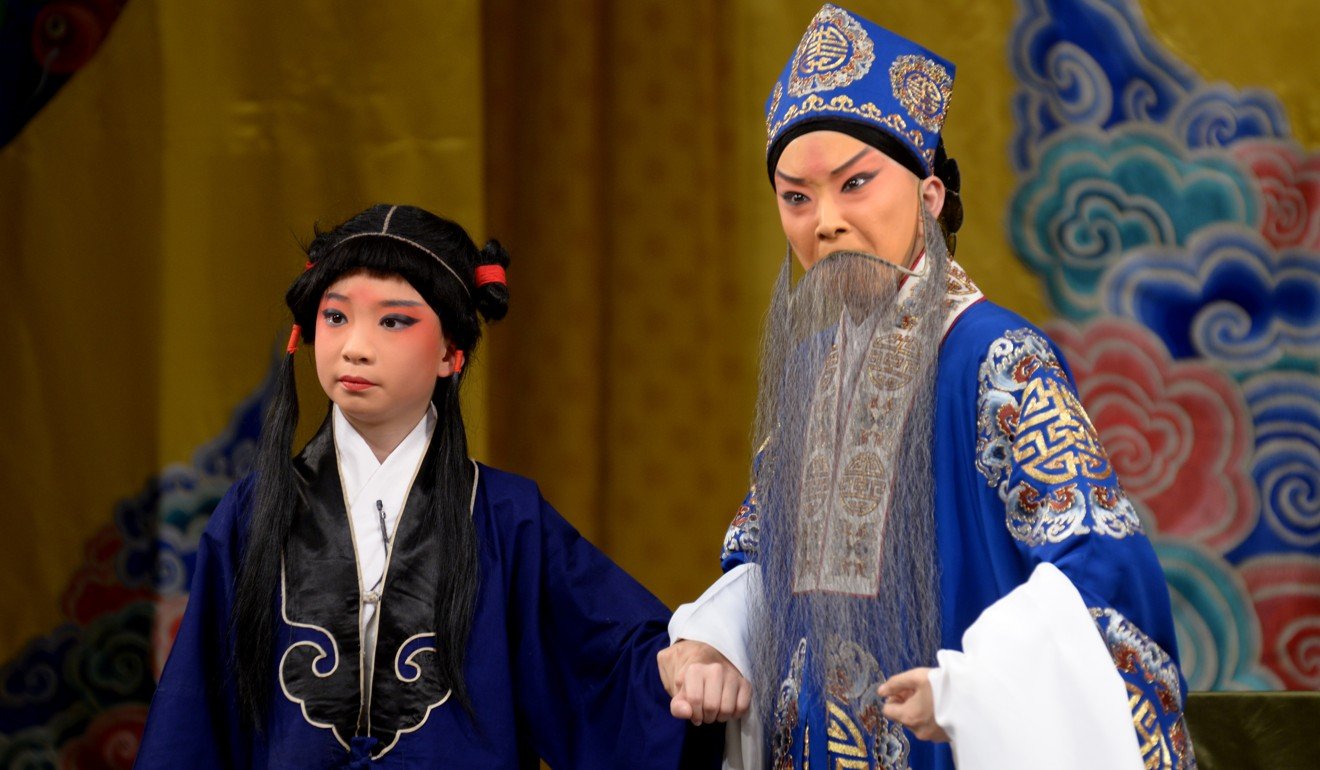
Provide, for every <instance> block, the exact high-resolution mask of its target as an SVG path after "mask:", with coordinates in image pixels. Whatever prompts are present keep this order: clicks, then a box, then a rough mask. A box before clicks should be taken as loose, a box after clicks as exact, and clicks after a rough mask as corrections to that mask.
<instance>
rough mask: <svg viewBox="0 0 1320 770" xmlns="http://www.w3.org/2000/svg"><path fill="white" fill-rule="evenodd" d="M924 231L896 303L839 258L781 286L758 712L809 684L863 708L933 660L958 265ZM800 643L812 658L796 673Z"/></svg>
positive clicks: (878, 279)
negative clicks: (950, 325)
mask: <svg viewBox="0 0 1320 770" xmlns="http://www.w3.org/2000/svg"><path fill="white" fill-rule="evenodd" d="M923 211H924V209H923ZM924 224H925V229H924V232H925V234H926V259H925V260H924V262H923V266H922V268H921V271H920V272H921V273H922V277H921V280H920V282H919V284H918V285H917V286H916V287H915V291H913V292H912V293H911V294H910V295H909V296H908V297H907V298H906V299H905V301H903V302H902V303H901V305H900V303H898V302H896V301H895V297H896V295H897V289H898V285H899V279H900V278H901V277H902V276H901V275H900V274H899V273H898V271H897V270H896V269H895V268H893V266H892V265H890V264H889V263H886V262H884V261H882V260H880V259H878V258H876V257H873V256H868V255H862V254H856V253H839V254H833V255H830V256H829V257H827V258H826V259H824V260H822V261H821V262H820V263H818V264H816V265H815V266H813V267H812V269H811V270H809V271H808V272H807V273H806V275H805V276H804V277H803V278H802V279H801V281H799V282H798V284H797V285H796V286H790V272H789V271H790V263H789V261H788V257H786V258H785V264H784V267H783V269H782V270H781V272H780V276H779V280H778V281H777V283H776V286H775V293H774V297H773V299H772V302H771V307H770V312H769V315H768V317H767V319H766V328H765V334H764V338H763V341H762V354H761V355H762V366H761V375H760V396H759V399H758V404H757V421H756V436H755V444H754V446H757V447H760V448H762V449H761V450H760V453H759V455H758V457H757V459H756V461H755V462H754V468H755V470H754V474H753V475H754V485H755V486H754V488H755V491H756V497H757V503H758V511H759V513H760V532H759V549H758V552H757V558H756V560H757V562H758V563H759V564H760V565H761V572H762V581H761V586H762V590H761V592H760V593H759V595H757V596H756V597H755V598H754V601H753V606H752V619H753V626H752V627H753V629H754V633H753V634H752V637H753V643H752V656H753V680H754V681H753V685H754V690H755V693H756V697H758V698H759V699H760V702H759V708H760V713H762V714H763V715H767V716H768V715H776V714H777V711H780V710H782V706H783V705H787V704H783V703H780V704H779V705H780V706H781V708H780V709H777V708H776V705H777V701H784V700H785V699H795V698H796V695H797V692H798V690H799V689H800V688H802V687H810V688H813V689H815V691H816V692H821V693H823V692H825V691H826V690H827V689H828V690H829V691H830V692H831V694H832V696H833V697H839V698H843V699H845V700H848V701H852V702H854V705H856V706H858V707H861V706H863V705H865V704H864V702H865V701H868V700H869V701H870V702H874V701H875V700H876V698H877V696H875V694H874V692H875V688H876V687H877V686H878V685H879V684H880V682H881V681H883V680H884V679H885V678H886V677H887V676H889V675H892V674H894V673H898V672H900V671H904V670H907V669H908V668H911V667H913V666H919V665H933V664H934V662H935V653H936V651H937V650H938V649H939V645H940V587H939V569H938V564H937V561H936V550H935V521H934V483H933V481H934V476H933V468H932V465H931V445H932V424H933V418H934V406H935V387H934V386H935V373H936V361H937V357H938V352H939V343H940V339H941V336H942V333H943V322H944V313H945V307H944V298H945V285H946V276H947V271H948V265H949V258H948V252H947V249H946V248H945V246H944V242H943V239H942V237H941V236H940V230H939V227H938V225H937V224H936V223H935V221H934V219H933V218H931V217H930V216H929V215H927V216H926V217H925V222H924ZM884 436H888V437H889V441H888V442H886V441H885V440H884V438H883V437H884ZM877 447H888V451H885V452H878V451H876V449H877ZM804 639H805V640H806V648H807V650H809V654H808V655H806V656H805V659H806V660H807V661H809V663H808V664H807V665H806V666H805V668H804V669H803V670H801V671H792V670H791V669H792V668H793V667H794V661H797V662H798V665H800V664H801V661H802V660H803V659H804V657H803V655H802V654H801V653H800V652H799V647H800V645H801V642H802V640H804ZM795 653H797V654H796V655H795ZM781 691H782V692H781ZM774 721H775V720H774V719H767V720H766V723H767V726H770V727H771V728H772V729H773V725H774ZM877 740H879V739H877Z"/></svg>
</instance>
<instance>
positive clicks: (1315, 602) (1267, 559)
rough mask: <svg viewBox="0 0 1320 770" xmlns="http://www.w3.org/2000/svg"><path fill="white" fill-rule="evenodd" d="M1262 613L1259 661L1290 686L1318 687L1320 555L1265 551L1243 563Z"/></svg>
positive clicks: (1243, 573) (1299, 688)
mask: <svg viewBox="0 0 1320 770" xmlns="http://www.w3.org/2000/svg"><path fill="white" fill-rule="evenodd" d="M1238 570H1239V571H1240V572H1241V573H1242V579H1243V581H1244V582H1245V583H1246V585H1247V591H1248V592H1249V594H1250V596H1251V600H1252V602H1254V603H1255V608H1256V615H1257V616H1258V617H1259V618H1260V628H1261V633H1262V637H1263V638H1262V643H1263V645H1262V646H1263V650H1262V653H1261V662H1262V663H1264V664H1265V666H1266V667H1267V668H1269V669H1270V670H1271V671H1273V672H1274V674H1275V675H1276V676H1278V677H1279V678H1280V679H1282V680H1283V683H1284V686H1286V687H1288V688H1289V689H1292V690H1320V592H1317V591H1316V589H1315V587H1316V586H1317V585H1320V558H1318V557H1316V556H1310V555H1306V554H1288V555H1277V556H1274V555H1271V556H1261V557H1257V558H1255V559H1250V560H1248V561H1245V562H1243V563H1242V564H1241V565H1239V567H1238Z"/></svg>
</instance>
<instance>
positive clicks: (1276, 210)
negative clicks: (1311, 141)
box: [1232, 139, 1320, 252]
mask: <svg viewBox="0 0 1320 770" xmlns="http://www.w3.org/2000/svg"><path fill="white" fill-rule="evenodd" d="M1232 153H1233V157H1234V158H1236V159H1237V161H1238V162H1239V163H1241V164H1242V166H1243V167H1244V168H1247V169H1250V171H1251V173H1252V176H1253V177H1254V178H1255V183H1256V187H1257V188H1258V189H1259V191H1260V196H1261V208H1262V210H1263V212H1262V216H1261V222H1260V232H1261V235H1262V236H1264V237H1265V240H1266V241H1267V242H1268V243H1269V244H1270V245H1271V246H1273V247H1275V248H1278V249H1283V248H1299V249H1306V250H1308V251H1312V252H1320V153H1307V152H1306V151H1304V150H1303V149H1302V148H1301V147H1300V146H1299V145H1298V144H1297V143H1296V142H1292V141H1282V140H1269V139H1258V140H1250V141H1242V142H1238V143H1236V144H1234V145H1233V147H1232Z"/></svg>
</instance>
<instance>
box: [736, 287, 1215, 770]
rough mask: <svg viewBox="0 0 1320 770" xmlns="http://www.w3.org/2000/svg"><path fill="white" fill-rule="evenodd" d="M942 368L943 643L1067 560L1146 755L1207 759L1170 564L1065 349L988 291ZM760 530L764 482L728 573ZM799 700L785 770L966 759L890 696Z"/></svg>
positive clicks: (945, 352) (783, 731) (785, 741)
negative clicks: (1079, 389)
mask: <svg viewBox="0 0 1320 770" xmlns="http://www.w3.org/2000/svg"><path fill="white" fill-rule="evenodd" d="M936 376H937V380H936V416H935V424H934V446H933V453H932V460H933V464H934V467H933V469H932V470H933V472H934V474H935V484H934V488H935V501H934V502H935V523H936V547H937V549H938V558H939V563H940V568H941V573H940V595H941V602H942V606H941V619H940V620H941V628H942V644H941V646H942V647H944V648H945V649H951V650H961V649H962V636H963V632H964V631H966V630H967V628H968V627H969V626H970V625H971V624H972V623H973V622H974V621H975V620H976V619H977V618H978V617H979V616H980V615H981V613H982V611H983V610H985V609H986V608H987V607H989V606H990V605H991V604H993V603H994V602H995V601H997V600H998V599H1000V598H1001V597H1003V596H1005V595H1006V594H1008V593H1009V592H1010V591H1012V590H1013V589H1014V588H1016V587H1017V586H1019V585H1021V584H1023V583H1025V582H1026V580H1027V578H1028V577H1029V576H1030V574H1031V572H1032V570H1033V569H1034V568H1035V566H1036V565H1037V564H1039V563H1041V562H1049V563H1052V564H1054V565H1055V566H1056V567H1058V568H1059V570H1060V571H1062V572H1063V574H1064V575H1066V576H1067V577H1068V578H1069V580H1071V582H1072V583H1073V584H1074V585H1075V586H1076V588H1077V590H1078V592H1079V593H1080V594H1081V596H1082V599H1083V601H1084V602H1085V604H1086V605H1087V608H1088V609H1089V610H1090V612H1091V616H1092V618H1093V619H1094V620H1095V623H1096V628H1097V631H1098V633H1100V634H1101V636H1102V638H1103V639H1104V640H1105V642H1106V645H1107V646H1108V648H1109V651H1110V654H1111V656H1112V658H1113V660H1114V664H1115V666H1116V668H1117V670H1118V672H1119V674H1120V676H1121V677H1122V679H1123V680H1124V684H1125V685H1126V687H1127V690H1128V695H1129V705H1130V706H1131V708H1132V712H1133V729H1134V731H1135V732H1136V735H1137V739H1138V745H1139V747H1140V749H1141V753H1142V756H1143V758H1144V759H1145V760H1146V766H1147V767H1159V768H1180V767H1186V766H1194V762H1195V760H1194V758H1193V756H1192V752H1191V746H1190V741H1189V738H1188V737H1187V731H1186V726H1185V724H1184V722H1183V713H1182V712H1183V702H1184V696H1185V693H1186V682H1185V680H1184V679H1183V677H1182V673H1181V671H1180V670H1179V668H1178V652H1177V643H1176V640H1175V638H1174V627H1173V618H1172V614H1171V610H1170V605H1169V592H1168V588H1167V587H1166V584H1165V581H1164V574H1163V572H1162V571H1161V569H1160V565H1159V562H1158V560H1157V559H1156V556H1155V551H1154V549H1153V548H1152V547H1151V544H1150V541H1149V540H1148V539H1147V538H1146V536H1145V535H1144V534H1143V533H1142V530H1141V523H1140V521H1139V520H1138V518H1137V514H1136V512H1135V510H1134V509H1133V507H1132V505H1131V504H1130V503H1129V501H1128V500H1127V498H1126V496H1125V495H1124V493H1123V490H1122V488H1121V487H1120V485H1119V482H1118V479H1117V477H1116V476H1115V474H1114V470H1113V468H1112V466H1111V465H1110V463H1109V460H1108V457H1107V456H1106V455H1105V452H1104V450H1103V448H1102V447H1101V446H1100V443H1099V439H1098V437H1097V435H1096V432H1095V430H1094V428H1093V427H1092V426H1091V423H1090V420H1089V419H1088V418H1087V417H1086V414H1085V411H1084V410H1083V409H1082V407H1081V405H1080V403H1079V401H1078V399H1077V394H1076V388H1075V386H1074V383H1073V380H1072V375H1071V372H1070V371H1069V370H1068V368H1067V364H1066V362H1065V361H1064V359H1063V356H1062V355H1061V353H1060V352H1059V350H1058V349H1057V348H1056V347H1055V346H1054V345H1053V344H1052V343H1051V342H1049V340H1048V339H1047V338H1046V337H1045V335H1044V334H1043V333H1041V332H1040V331H1039V330H1037V329H1036V328H1035V327H1033V326H1032V325H1031V324H1030V323H1028V322H1027V321H1026V320H1024V319H1022V318H1021V317H1019V316H1018V315H1016V314H1014V313H1012V312H1010V311H1007V310H1005V309H1003V308H1001V307H998V306H997V305H994V304H993V303H990V302H988V301H985V300H982V301H979V302H977V303H976V304H973V305H971V306H970V307H969V308H967V309H966V310H965V311H964V312H962V314H961V315H960V316H959V317H958V318H957V320H956V321H955V322H954V324H953V326H952V327H951V328H950V329H949V331H948V333H947V335H946V336H945V339H944V342H943V343H942V346H941V348H940V354H939V361H938V372H937V375H936ZM759 528H760V512H759V511H758V510H757V502H756V495H755V491H754V490H753V492H752V493H751V494H749V495H748V498H747V499H746V500H745V501H744V504H743V506H742V508H741V509H740V510H739V512H738V514H737V515H736V516H735V517H734V521H733V524H732V525H731V526H730V528H729V532H728V534H727V535H726V538H725V544H724V552H723V554H722V563H723V567H724V569H725V570H726V571H727V570H729V569H732V568H733V567H735V566H737V565H739V564H743V563H746V562H748V561H755V558H756V547H757V539H758V535H759ZM753 633H755V630H753ZM807 654H808V655H810V654H818V652H817V651H807ZM795 663H797V665H798V667H800V665H801V663H800V662H795ZM934 663H935V662H934V661H930V662H929V663H928V664H927V665H934ZM784 665H785V670H786V671H789V670H791V669H792V668H793V667H794V663H790V662H789V661H785V664H784ZM895 673H899V672H896V671H888V672H884V674H885V675H892V674H895ZM827 677H828V674H827ZM806 681H807V682H810V681H811V680H810V678H808V679H807V680H806ZM786 689H787V691H789V692H792V688H786ZM781 692H784V691H782V690H781ZM1078 697H1079V698H1085V697H1086V694H1085V693H1078ZM781 700H782V699H781ZM788 700H789V701H791V702H789V703H784V704H783V705H784V706H785V707H786V708H780V709H777V711H779V712H781V713H779V714H777V720H776V724H774V725H772V727H771V729H772V733H773V734H774V735H775V737H774V740H773V743H774V745H773V746H772V750H771V756H772V757H773V761H774V764H773V766H774V767H775V768H776V770H777V769H778V768H780V767H806V766H807V764H808V762H807V760H809V764H810V767H812V768H829V769H830V770H834V768H836V767H838V768H854V767H861V768H870V767H874V768H886V769H887V770H896V768H906V767H911V768H919V769H923V770H924V769H925V768H952V767H953V757H952V753H951V751H950V750H949V747H948V745H947V744H932V743H928V742H925V741H920V740H918V739H917V738H916V737H915V736H913V735H912V734H911V733H910V732H908V731H906V730H904V729H902V728H901V727H900V726H898V725H896V724H893V723H890V722H888V721H887V720H884V719H883V718H882V717H881V716H880V715H879V713H878V708H877V707H876V706H875V704H874V702H872V703H871V704H868V707H867V708H865V709H863V708H861V707H860V706H861V705H862V704H853V703H849V702H847V701H846V700H845V699H841V698H839V697H838V696H836V695H834V694H830V693H823V692H819V691H817V690H816V689H815V688H814V687H811V686H802V687H801V688H800V691H798V692H796V693H794V697H791V698H789V699H788ZM1023 718H1024V719H1030V715H1029V714H1024V715H1023ZM868 734H869V735H871V736H874V737H871V738H868V737H867V736H868ZM904 755H905V757H906V758H903V757H904Z"/></svg>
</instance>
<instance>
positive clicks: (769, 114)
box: [765, 82, 784, 133]
mask: <svg viewBox="0 0 1320 770" xmlns="http://www.w3.org/2000/svg"><path fill="white" fill-rule="evenodd" d="M783 96H784V84H783V83H782V82H781V83H775V90H773V91H771V92H770V109H769V110H767V111H766V113H765V130H766V133H770V121H772V120H774V119H775V113H776V112H778V111H779V100H780V99H781V98H783Z"/></svg>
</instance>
